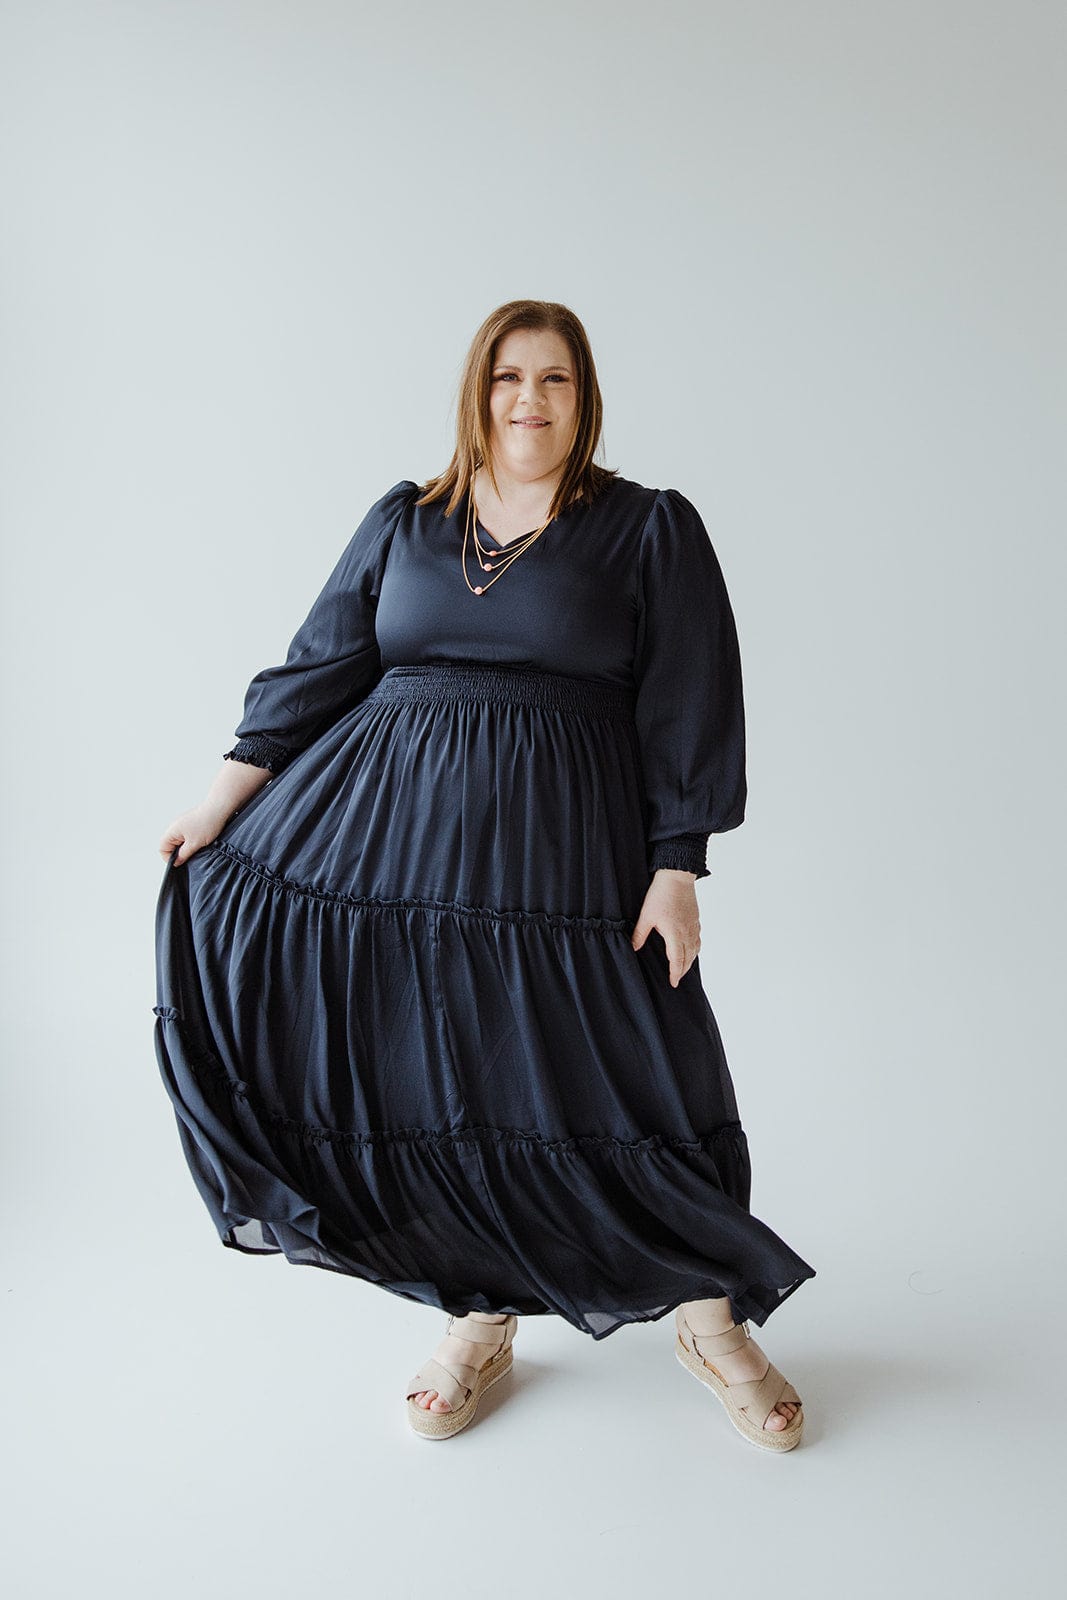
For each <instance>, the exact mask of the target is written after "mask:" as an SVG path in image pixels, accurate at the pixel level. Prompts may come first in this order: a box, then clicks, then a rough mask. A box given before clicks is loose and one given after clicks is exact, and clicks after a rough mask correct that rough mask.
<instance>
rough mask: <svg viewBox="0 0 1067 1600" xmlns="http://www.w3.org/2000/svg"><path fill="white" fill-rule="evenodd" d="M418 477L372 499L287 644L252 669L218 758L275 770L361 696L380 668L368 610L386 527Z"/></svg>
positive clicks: (373, 604)
mask: <svg viewBox="0 0 1067 1600" xmlns="http://www.w3.org/2000/svg"><path fill="white" fill-rule="evenodd" d="M417 487H418V486H417V484H415V483H412V482H410V481H409V480H406V479H405V480H404V481H402V482H400V483H397V484H394V486H393V487H392V488H391V489H390V490H388V491H387V493H385V494H384V495H382V497H381V499H380V500H376V501H375V503H374V504H373V505H372V506H371V508H370V510H369V511H368V512H367V515H366V516H365V517H364V518H363V521H362V522H361V523H360V525H359V527H358V528H357V529H356V531H355V533H354V534H353V535H352V538H351V539H350V540H349V542H348V545H347V546H346V548H345V550H344V551H343V553H342V555H341V557H340V559H339V560H338V562H337V565H336V566H335V567H334V569H333V571H332V573H331V574H330V576H329V578H328V579H327V580H326V585H325V587H324V588H323V590H322V593H321V594H320V595H319V597H318V599H317V600H316V601H315V603H314V605H313V606H312V607H311V610H310V611H309V612H308V614H307V616H306V618H305V619H304V621H303V622H302V623H301V625H300V628H299V629H298V631H297V633H296V634H295V635H294V637H293V640H292V642H291V644H290V645H289V650H288V654H287V655H286V658H285V661H284V662H283V663H282V665H280V666H276V667H266V668H264V670H263V671H262V672H259V673H257V674H256V676H255V677H254V678H253V679H252V681H251V683H250V684H249V685H248V690H247V692H246V694H245V702H244V715H243V717H242V719H241V721H240V723H239V724H238V726H237V728H236V730H235V733H236V736H237V741H238V742H237V744H236V745H235V746H234V748H233V749H232V750H227V751H226V753H225V755H224V756H223V760H224V761H246V762H249V763H250V764H251V765H252V766H256V767H266V768H267V769H268V770H269V771H270V772H273V773H279V772H281V771H282V769H283V768H284V767H285V766H287V765H288V763H289V762H290V761H291V760H292V758H293V756H295V755H297V754H298V753H299V752H300V751H301V750H304V749H306V747H307V746H308V745H310V744H311V743H313V741H314V740H315V739H316V738H317V737H318V735H319V734H320V733H323V732H325V731H326V729H327V728H329V727H331V726H332V725H333V724H334V723H335V722H337V721H339V720H340V718H341V717H342V716H344V715H345V713H346V712H347V711H349V710H351V709H352V708H353V707H354V706H356V705H358V704H359V702H360V701H361V700H362V699H364V698H365V696H366V695H368V694H369V693H370V691H371V689H372V688H373V687H374V685H375V684H376V683H377V682H378V680H379V678H380V677H381V675H382V663H381V655H380V653H379V650H378V643H377V639H376V637H375V628H374V621H375V613H376V611H377V607H378V598H379V595H380V593H381V580H382V575H383V573H384V570H385V563H386V558H387V556H388V553H389V546H390V543H391V541H392V537H393V534H394V533H395V532H396V527H397V524H398V522H399V520H400V517H401V514H402V512H403V511H404V508H405V507H406V506H407V505H408V504H409V502H410V498H411V496H412V494H413V492H414V491H415V490H416V489H417Z"/></svg>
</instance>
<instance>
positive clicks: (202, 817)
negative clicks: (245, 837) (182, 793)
mask: <svg viewBox="0 0 1067 1600" xmlns="http://www.w3.org/2000/svg"><path fill="white" fill-rule="evenodd" d="M231 815H232V813H231V812H229V811H227V810H224V809H223V808H222V807H220V806H217V805H209V804H208V802H207V801H206V800H203V801H201V803H200V804H199V805H198V806H193V808H192V810H191V811H183V812H182V814H181V816H180V817H175V819H174V821H173V822H172V823H171V824H170V826H169V827H168V828H167V829H166V830H165V831H164V834H163V837H162V839H160V841H159V853H160V855H161V856H162V857H163V859H164V861H169V860H170V857H171V851H172V850H173V849H174V847H175V845H180V846H181V848H180V850H179V851H178V855H177V859H176V860H175V862H174V865H175V866H176V867H183V866H184V865H185V863H186V862H187V861H188V859H189V857H190V856H194V855H195V854H196V852H197V851H198V850H202V849H203V848H204V846H205V845H206V844H211V842H212V841H213V840H214V839H217V838H218V836H219V834H220V833H221V832H222V830H223V828H224V827H225V826H226V824H227V822H229V820H230V816H231Z"/></svg>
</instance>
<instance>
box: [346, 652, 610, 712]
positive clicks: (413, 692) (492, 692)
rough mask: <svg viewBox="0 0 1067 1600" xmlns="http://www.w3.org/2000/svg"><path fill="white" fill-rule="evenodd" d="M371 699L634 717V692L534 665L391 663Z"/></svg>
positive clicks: (598, 680) (440, 662)
mask: <svg viewBox="0 0 1067 1600" xmlns="http://www.w3.org/2000/svg"><path fill="white" fill-rule="evenodd" d="M367 699H368V700H371V701H375V700H376V701H382V702H386V703H388V702H390V701H396V700H416V701H427V702H432V701H438V700H487V701H494V702H497V703H505V702H506V703H511V704H517V705H532V706H544V707H547V708H548V709H549V710H553V711H574V712H579V713H581V714H583V715H587V716H601V717H630V718H632V717H633V714H634V699H635V696H634V692H633V690H632V689H628V688H626V687H625V686H624V685H622V684H614V683H606V682H604V681H603V680H602V679H597V678H573V677H570V676H568V675H567V674H565V673H561V672H545V671H542V670H541V669H540V668H539V667H509V666H497V665H495V664H494V665H482V664H480V663H478V662H474V663H468V662H451V661H431V662H426V663H424V664H423V665H420V666H404V667H390V668H389V669H388V671H387V672H386V673H385V676H384V677H383V678H379V680H378V682H377V683H376V684H375V686H374V688H373V689H372V690H371V692H370V694H369V695H368V696H367Z"/></svg>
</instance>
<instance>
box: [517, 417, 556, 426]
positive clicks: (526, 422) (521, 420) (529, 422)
mask: <svg viewBox="0 0 1067 1600" xmlns="http://www.w3.org/2000/svg"><path fill="white" fill-rule="evenodd" d="M511 426H512V427H513V428H547V427H548V423H547V422H543V421H540V422H535V421H534V420H533V418H532V417H518V418H516V419H515V420H514V421H513V422H512V424H511Z"/></svg>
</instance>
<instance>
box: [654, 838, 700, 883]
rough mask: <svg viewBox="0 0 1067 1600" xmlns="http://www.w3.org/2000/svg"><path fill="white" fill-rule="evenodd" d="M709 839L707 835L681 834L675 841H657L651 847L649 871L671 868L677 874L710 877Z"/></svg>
mask: <svg viewBox="0 0 1067 1600" xmlns="http://www.w3.org/2000/svg"><path fill="white" fill-rule="evenodd" d="M709 837H710V836H709V835H708V834H706V833H679V834H677V835H676V836H675V837H674V838H673V839H657V840H656V842H655V843H654V844H652V845H650V846H649V858H648V867H649V871H650V872H658V871H659V869H660V867H669V868H671V869H672V870H673V871H677V872H695V873H696V875H697V877H698V878H707V877H710V875H711V874H710V873H709V871H708V865H707V855H708V838H709Z"/></svg>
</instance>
